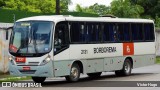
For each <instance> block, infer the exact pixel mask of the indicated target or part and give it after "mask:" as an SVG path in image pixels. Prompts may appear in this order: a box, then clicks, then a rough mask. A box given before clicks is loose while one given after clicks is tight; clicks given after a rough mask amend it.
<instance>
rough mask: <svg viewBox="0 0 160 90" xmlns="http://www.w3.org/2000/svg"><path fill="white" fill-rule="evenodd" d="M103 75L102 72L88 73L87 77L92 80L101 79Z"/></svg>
mask: <svg viewBox="0 0 160 90" xmlns="http://www.w3.org/2000/svg"><path fill="white" fill-rule="evenodd" d="M101 74H102V72H97V73H87V75H88V76H89V77H91V78H95V77H99V76H100V75H101Z"/></svg>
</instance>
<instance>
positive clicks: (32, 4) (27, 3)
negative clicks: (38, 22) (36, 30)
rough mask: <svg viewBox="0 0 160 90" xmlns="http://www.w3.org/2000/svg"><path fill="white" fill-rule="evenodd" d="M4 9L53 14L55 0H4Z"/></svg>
mask: <svg viewBox="0 0 160 90" xmlns="http://www.w3.org/2000/svg"><path fill="white" fill-rule="evenodd" d="M5 4H6V6H5V7H4V8H7V9H13V10H22V11H29V12H42V13H53V12H55V0H5Z"/></svg>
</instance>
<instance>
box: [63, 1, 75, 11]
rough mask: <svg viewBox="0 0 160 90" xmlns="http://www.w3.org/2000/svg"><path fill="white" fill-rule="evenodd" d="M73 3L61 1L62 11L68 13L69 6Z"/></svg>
mask: <svg viewBox="0 0 160 90" xmlns="http://www.w3.org/2000/svg"><path fill="white" fill-rule="evenodd" d="M71 3H72V2H71V0H60V11H61V12H68V5H70V4H71Z"/></svg>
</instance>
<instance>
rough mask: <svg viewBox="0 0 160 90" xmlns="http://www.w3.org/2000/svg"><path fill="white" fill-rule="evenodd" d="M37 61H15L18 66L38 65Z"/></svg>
mask: <svg viewBox="0 0 160 90" xmlns="http://www.w3.org/2000/svg"><path fill="white" fill-rule="evenodd" d="M38 64H39V62H28V64H26V63H17V65H18V66H38Z"/></svg>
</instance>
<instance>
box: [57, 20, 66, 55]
mask: <svg viewBox="0 0 160 90" xmlns="http://www.w3.org/2000/svg"><path fill="white" fill-rule="evenodd" d="M68 45H69V31H68V23H67V22H59V23H58V24H57V25H56V29H55V34H54V55H55V54H58V53H59V52H61V51H63V50H65V49H66V48H67V47H68Z"/></svg>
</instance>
